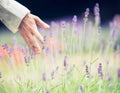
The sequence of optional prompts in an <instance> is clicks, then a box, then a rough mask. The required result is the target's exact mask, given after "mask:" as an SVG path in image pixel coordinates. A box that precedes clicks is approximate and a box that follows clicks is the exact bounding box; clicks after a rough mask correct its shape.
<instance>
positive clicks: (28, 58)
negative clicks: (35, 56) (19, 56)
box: [24, 56, 30, 66]
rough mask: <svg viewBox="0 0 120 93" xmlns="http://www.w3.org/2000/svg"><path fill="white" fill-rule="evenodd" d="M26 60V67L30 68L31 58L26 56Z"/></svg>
mask: <svg viewBox="0 0 120 93" xmlns="http://www.w3.org/2000/svg"><path fill="white" fill-rule="evenodd" d="M24 60H25V63H26V65H27V66H29V63H30V57H29V56H25V57H24Z"/></svg>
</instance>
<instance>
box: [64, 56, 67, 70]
mask: <svg viewBox="0 0 120 93" xmlns="http://www.w3.org/2000/svg"><path fill="white" fill-rule="evenodd" d="M64 67H65V68H66V67H67V56H65V57H64Z"/></svg>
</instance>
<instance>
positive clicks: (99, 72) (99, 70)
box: [98, 63, 103, 79]
mask: <svg viewBox="0 0 120 93" xmlns="http://www.w3.org/2000/svg"><path fill="white" fill-rule="evenodd" d="M98 74H99V76H100V78H101V79H103V72H102V64H101V63H99V67H98Z"/></svg>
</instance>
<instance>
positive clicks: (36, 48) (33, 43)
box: [28, 34, 41, 54]
mask: <svg viewBox="0 0 120 93" xmlns="http://www.w3.org/2000/svg"><path fill="white" fill-rule="evenodd" d="M28 39H29V42H30V46H31V48H32V49H33V51H34V52H35V54H39V53H41V49H40V46H39V44H38V42H37V40H36V38H35V36H33V35H32V34H29V35H28Z"/></svg>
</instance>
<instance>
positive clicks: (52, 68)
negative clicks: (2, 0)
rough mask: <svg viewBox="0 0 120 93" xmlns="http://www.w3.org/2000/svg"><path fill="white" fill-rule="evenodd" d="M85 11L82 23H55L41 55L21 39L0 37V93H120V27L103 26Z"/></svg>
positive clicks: (76, 20) (97, 11) (46, 34)
mask: <svg viewBox="0 0 120 93" xmlns="http://www.w3.org/2000/svg"><path fill="white" fill-rule="evenodd" d="M89 16H90V10H89V8H87V9H86V10H85V13H84V15H83V18H82V19H80V18H78V17H77V16H76V15H74V16H73V18H72V19H71V21H70V20H67V21H65V20H63V21H52V22H51V24H50V25H51V28H50V29H49V30H50V31H45V30H44V29H41V28H38V29H39V31H40V33H41V34H42V35H43V36H44V40H45V44H44V45H41V49H42V54H39V55H35V54H34V52H33V51H32V49H29V48H28V47H27V45H26V44H25V42H23V39H22V38H21V37H20V36H19V35H18V34H16V35H14V36H13V35H11V34H6V33H5V34H1V35H0V93H120V26H119V25H118V23H117V22H116V21H115V20H113V21H111V22H110V24H109V26H107V27H104V26H101V25H100V9H99V4H96V5H95V7H94V19H92V20H91V19H89Z"/></svg>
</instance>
